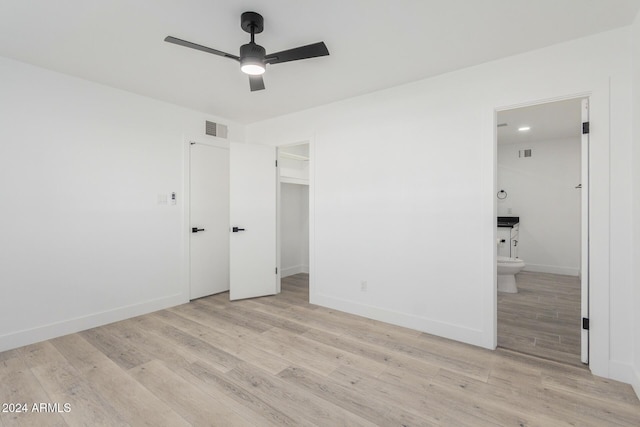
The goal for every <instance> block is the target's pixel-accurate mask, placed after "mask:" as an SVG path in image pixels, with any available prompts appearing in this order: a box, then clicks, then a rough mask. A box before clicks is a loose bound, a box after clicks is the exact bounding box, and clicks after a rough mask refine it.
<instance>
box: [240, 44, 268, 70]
mask: <svg viewBox="0 0 640 427" xmlns="http://www.w3.org/2000/svg"><path fill="white" fill-rule="evenodd" d="M265 55H266V52H265V50H264V48H263V47H262V46H260V45H258V44H255V43H253V42H252V43H247V44H245V45H242V46H241V47H240V69H241V70H242V72H243V73H245V74H249V75H250V76H259V75H261V74H263V73H264V71H265V69H266V67H265V65H264V57H265Z"/></svg>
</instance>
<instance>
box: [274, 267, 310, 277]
mask: <svg viewBox="0 0 640 427" xmlns="http://www.w3.org/2000/svg"><path fill="white" fill-rule="evenodd" d="M298 273H307V274H308V273H309V266H308V265H296V266H293V267H283V268H282V274H281V275H280V277H287V276H293V275H294V274H298Z"/></svg>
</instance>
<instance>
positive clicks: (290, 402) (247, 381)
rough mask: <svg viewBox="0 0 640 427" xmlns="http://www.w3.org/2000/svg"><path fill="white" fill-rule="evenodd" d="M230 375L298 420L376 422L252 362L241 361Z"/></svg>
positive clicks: (343, 423) (353, 423)
mask: <svg viewBox="0 0 640 427" xmlns="http://www.w3.org/2000/svg"><path fill="white" fill-rule="evenodd" d="M227 376H228V377H230V378H233V379H234V380H236V381H237V382H238V383H239V384H243V385H244V386H245V387H246V388H248V389H250V390H251V391H252V393H253V394H256V395H257V396H259V397H260V398H262V399H263V400H264V401H265V402H268V403H269V404H271V405H273V406H275V407H278V408H281V410H282V411H283V412H285V413H286V414H287V415H288V416H290V417H291V418H292V419H294V420H296V421H297V422H301V423H302V422H310V423H313V424H316V425H326V426H345V427H346V426H374V425H375V424H373V423H371V422H369V421H367V420H365V419H364V418H362V417H359V416H357V415H355V414H352V413H351V412H349V411H346V410H344V409H342V408H341V407H339V406H336V405H334V404H332V403H330V402H327V401H326V400H324V399H320V398H318V397H317V396H315V395H313V394H311V393H308V392H305V391H303V390H300V389H298V388H296V387H293V386H291V385H289V384H287V383H286V382H285V381H283V380H281V379H280V378H278V377H276V376H272V375H266V373H263V372H261V371H260V370H259V369H256V368H254V367H253V366H251V365H249V364H240V365H238V366H237V367H236V368H234V369H233V370H231V371H230V372H229V373H228V374H227Z"/></svg>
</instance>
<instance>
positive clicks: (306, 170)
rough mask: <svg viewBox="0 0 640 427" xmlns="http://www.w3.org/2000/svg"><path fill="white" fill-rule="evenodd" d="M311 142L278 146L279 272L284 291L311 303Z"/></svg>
mask: <svg viewBox="0 0 640 427" xmlns="http://www.w3.org/2000/svg"><path fill="white" fill-rule="evenodd" d="M310 163H311V155H310V143H309V142H308V141H304V142H299V143H295V144H291V145H284V146H279V147H278V171H279V175H278V176H279V184H278V186H279V188H278V192H279V193H278V194H279V197H278V199H279V205H278V206H279V210H278V235H279V250H278V253H279V260H278V264H279V266H280V267H279V271H280V279H281V280H280V286H281V287H282V288H283V289H282V290H283V291H289V292H293V293H294V294H295V295H298V296H301V297H304V299H305V300H306V301H309V270H310V262H309V260H310V256H309V252H310V251H309V249H310V234H309V231H310V229H309V213H310V203H309V202H310V197H309V196H310Z"/></svg>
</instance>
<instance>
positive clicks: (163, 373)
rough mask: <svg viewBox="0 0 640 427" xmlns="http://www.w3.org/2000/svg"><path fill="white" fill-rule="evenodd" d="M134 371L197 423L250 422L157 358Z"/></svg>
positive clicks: (185, 417) (179, 411) (144, 381)
mask: <svg viewBox="0 0 640 427" xmlns="http://www.w3.org/2000/svg"><path fill="white" fill-rule="evenodd" d="M129 372H131V375H132V376H133V377H134V378H135V379H136V380H138V381H139V382H140V383H141V384H142V385H144V386H145V387H146V388H147V389H149V390H150V391H151V392H152V393H154V394H155V395H156V396H158V397H159V398H160V399H162V401H163V402H164V403H165V405H167V406H168V407H170V408H171V409H173V410H174V411H175V412H177V413H178V414H180V415H181V416H182V417H183V418H184V419H185V420H187V421H188V422H189V423H191V424H192V425H195V426H212V427H215V426H230V427H232V426H239V427H240V426H246V425H247V424H249V423H250V420H249V419H246V418H243V417H242V416H241V414H238V413H236V412H235V411H233V410H232V409H230V408H229V407H227V406H225V405H224V403H223V402H220V401H218V400H217V399H215V398H213V397H212V396H211V395H209V394H207V393H205V392H204V391H202V390H200V389H199V388H197V387H193V386H192V384H190V383H189V382H188V381H186V380H185V379H183V378H182V377H180V376H179V375H177V374H175V373H174V372H173V371H172V370H171V369H169V368H168V367H166V366H165V365H164V364H163V363H162V362H160V361H157V360H154V361H151V362H149V363H145V364H144V365H141V366H137V367H135V368H133V369H131V370H130V371H129Z"/></svg>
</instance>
